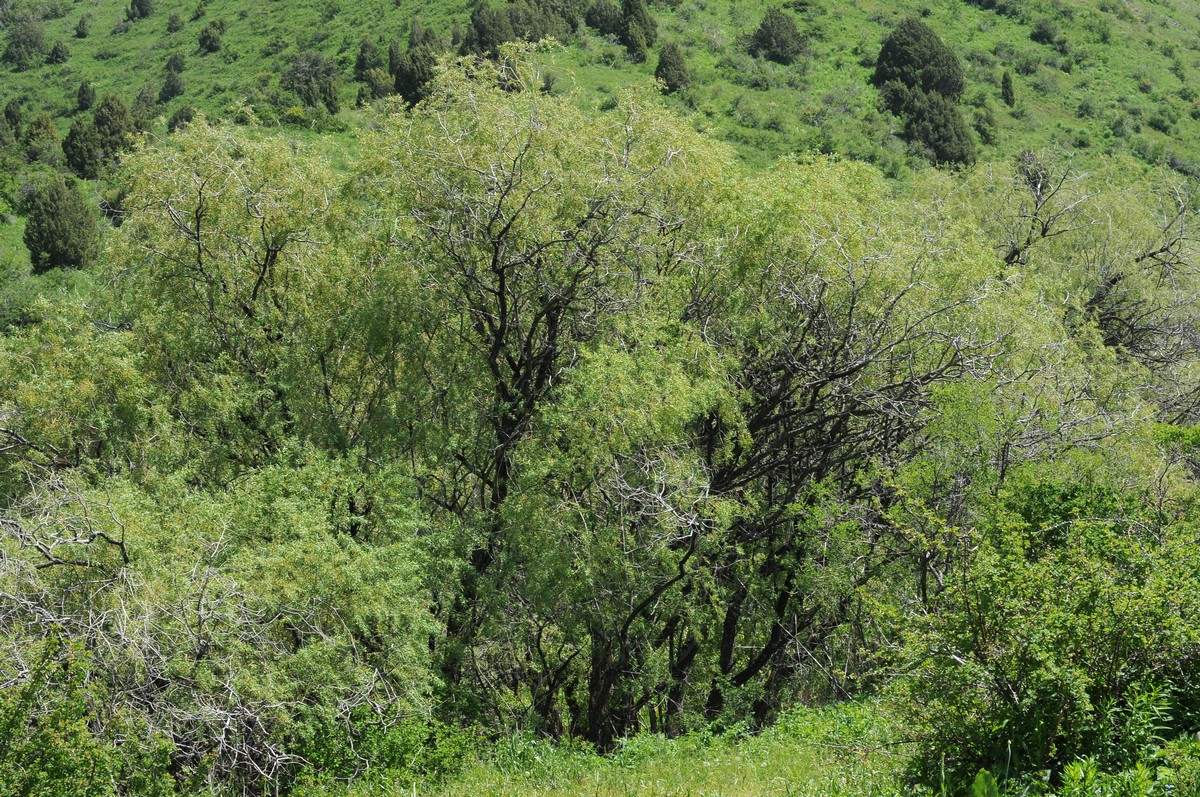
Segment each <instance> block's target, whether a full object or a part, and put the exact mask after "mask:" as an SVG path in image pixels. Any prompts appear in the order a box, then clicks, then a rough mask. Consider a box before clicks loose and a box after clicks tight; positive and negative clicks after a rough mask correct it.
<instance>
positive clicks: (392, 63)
mask: <svg viewBox="0 0 1200 797" xmlns="http://www.w3.org/2000/svg"><path fill="white" fill-rule="evenodd" d="M401 55H403V51H402V50H401V49H400V40H399V39H392V40H391V42H389V43H388V74H389V75H391V76H392V78H393V79H394V78H395V77H396V70H397V69H398V68H399V66H400V57H401Z"/></svg>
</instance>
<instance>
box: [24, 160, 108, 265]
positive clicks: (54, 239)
mask: <svg viewBox="0 0 1200 797" xmlns="http://www.w3.org/2000/svg"><path fill="white" fill-rule="evenodd" d="M24 211H25V216H26V219H27V220H26V222H25V235H24V241H25V246H26V247H28V249H29V258H30V260H31V261H32V262H33V271H34V273H35V274H38V273H42V272H45V271H48V270H50V269H52V268H82V267H85V266H88V265H90V264H91V262H92V261H93V260H94V259H95V257H96V252H97V249H98V245H99V243H98V242H99V232H98V227H97V223H96V214H95V211H94V210H93V209H92V208H91V207H90V206H89V204H88V202H87V200H86V199H84V198H83V196H82V195H80V193H79V191H78V189H76V187H75V185H74V183H70V184H68V183H67V182H65V181H63V180H62V179H61V178H57V177H55V178H51V179H49V180H47V181H46V182H45V183H43V184H41V185H38V186H34V187H33V188H32V189H31V190H30V193H29V195H28V197H27V198H26V199H25V207H24Z"/></svg>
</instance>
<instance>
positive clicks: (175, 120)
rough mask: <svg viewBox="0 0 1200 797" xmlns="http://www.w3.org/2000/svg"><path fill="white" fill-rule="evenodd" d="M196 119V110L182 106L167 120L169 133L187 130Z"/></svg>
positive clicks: (188, 106)
mask: <svg viewBox="0 0 1200 797" xmlns="http://www.w3.org/2000/svg"><path fill="white" fill-rule="evenodd" d="M195 118H196V109H195V108H193V107H192V106H190V105H182V106H180V107H179V108H178V109H177V110H176V111H175V113H173V114H171V118H170V119H168V120H167V132H168V133H174V132H176V131H179V130H185V129H187V126H188V125H189V124H191V123H192V120H194V119H195Z"/></svg>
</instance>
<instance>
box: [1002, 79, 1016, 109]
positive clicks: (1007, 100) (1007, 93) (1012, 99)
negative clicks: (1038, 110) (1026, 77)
mask: <svg viewBox="0 0 1200 797" xmlns="http://www.w3.org/2000/svg"><path fill="white" fill-rule="evenodd" d="M1000 99H1002V100H1004V104H1005V105H1007V106H1008V107H1009V108H1011V107H1013V106H1014V105H1016V104H1017V95H1016V93H1015V92H1014V91H1013V82H1012V75H1011V74H1009V72H1008V70H1007V69H1006V70H1004V76H1003V77H1001V78H1000Z"/></svg>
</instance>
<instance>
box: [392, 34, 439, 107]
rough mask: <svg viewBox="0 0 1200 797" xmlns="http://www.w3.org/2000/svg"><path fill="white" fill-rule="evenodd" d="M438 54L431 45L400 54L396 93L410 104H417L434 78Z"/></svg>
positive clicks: (395, 85) (397, 67)
mask: <svg viewBox="0 0 1200 797" xmlns="http://www.w3.org/2000/svg"><path fill="white" fill-rule="evenodd" d="M436 63H437V56H436V55H435V54H434V52H433V50H432V49H430V48H429V47H418V48H417V49H415V50H411V49H410V50H409V51H408V52H407V53H405V54H404V55H402V56H400V61H399V63H397V65H396V81H395V84H394V87H395V89H396V93H397V94H399V95H400V96H401V97H403V98H404V101H405V102H407V103H408V104H409V105H415V104H417V103H418V102H420V101H421V100H422V99H424V98H425V94H426V87H427V86H428V85H429V81H430V80H431V79H432V78H433V68H434V65H435V64H436Z"/></svg>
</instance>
